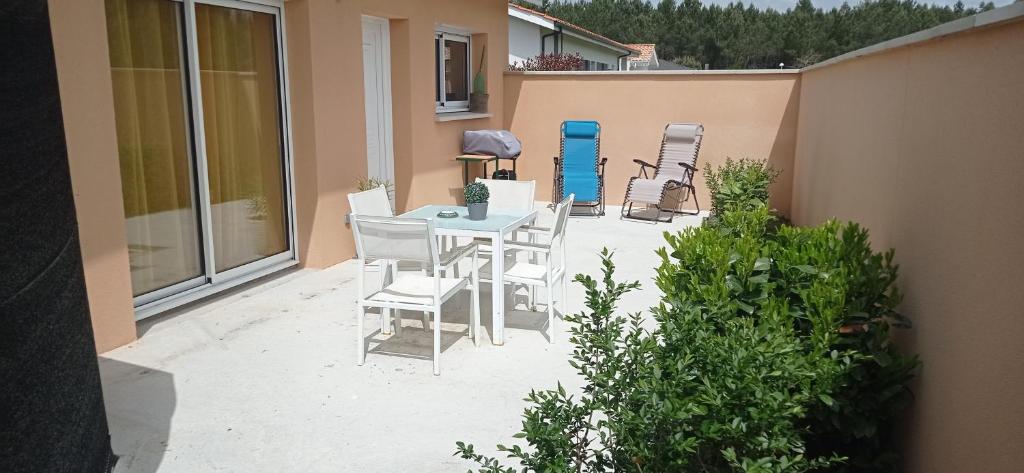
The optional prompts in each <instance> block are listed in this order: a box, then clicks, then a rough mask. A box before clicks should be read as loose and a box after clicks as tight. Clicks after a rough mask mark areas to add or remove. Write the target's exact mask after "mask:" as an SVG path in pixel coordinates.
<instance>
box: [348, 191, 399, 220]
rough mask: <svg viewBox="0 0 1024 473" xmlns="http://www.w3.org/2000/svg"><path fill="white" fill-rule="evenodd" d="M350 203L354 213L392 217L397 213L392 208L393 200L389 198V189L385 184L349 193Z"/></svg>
mask: <svg viewBox="0 0 1024 473" xmlns="http://www.w3.org/2000/svg"><path fill="white" fill-rule="evenodd" d="M348 205H349V207H351V209H352V215H369V216H373V217H392V216H394V215H395V213H394V210H392V209H391V200H390V199H388V191H387V189H385V188H384V186H380V187H375V188H373V189H370V190H368V191H362V192H354V193H352V194H349V195H348Z"/></svg>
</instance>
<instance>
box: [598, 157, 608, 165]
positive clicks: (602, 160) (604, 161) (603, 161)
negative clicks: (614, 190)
mask: <svg viewBox="0 0 1024 473" xmlns="http://www.w3.org/2000/svg"><path fill="white" fill-rule="evenodd" d="M607 162H608V157H604V158H601V162H599V163H598V164H600V165H602V166H604V165H605V163H607Z"/></svg>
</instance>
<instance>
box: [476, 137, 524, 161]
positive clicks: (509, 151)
mask: <svg viewBox="0 0 1024 473" xmlns="http://www.w3.org/2000/svg"><path fill="white" fill-rule="evenodd" d="M462 152H463V153H467V154H489V155H493V156H497V157H499V158H503V159H508V158H515V157H518V156H519V153H522V152H523V146H522V144H521V143H519V138H516V135H513V134H512V132H510V131H506V130H477V131H466V132H465V134H463V136H462Z"/></svg>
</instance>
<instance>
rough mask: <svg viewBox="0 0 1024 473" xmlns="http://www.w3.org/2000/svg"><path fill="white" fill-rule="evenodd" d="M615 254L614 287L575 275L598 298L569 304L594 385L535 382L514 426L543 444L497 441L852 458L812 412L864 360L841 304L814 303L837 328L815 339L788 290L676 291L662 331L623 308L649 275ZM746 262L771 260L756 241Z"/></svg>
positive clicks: (536, 465) (529, 458)
mask: <svg viewBox="0 0 1024 473" xmlns="http://www.w3.org/2000/svg"><path fill="white" fill-rule="evenodd" d="M693 233H694V234H695V235H694V236H695V237H696V236H698V235H696V233H700V234H701V235H700V236H703V234H705V233H707V234H708V235H711V234H710V233H708V232H693ZM750 247H751V248H753V245H750ZM723 258H724V259H725V260H728V259H729V257H728V255H725V256H724V257H723ZM602 259H603V263H604V280H603V286H602V287H601V288H599V287H598V282H597V281H595V280H594V279H592V278H591V277H589V276H583V275H577V276H576V281H577V282H580V283H582V284H583V286H584V287H585V288H586V292H587V307H588V308H589V312H587V313H580V314H576V315H572V316H567V317H566V320H567V321H568V322H569V323H570V324H572V328H571V331H572V337H571V339H570V340H571V342H572V344H573V345H574V347H575V349H574V350H573V355H572V360H571V361H570V364H572V366H574V367H575V368H576V369H577V370H578V372H579V374H580V375H581V377H582V378H583V380H584V385H583V388H582V394H581V395H580V396H578V397H577V396H574V395H569V394H567V392H566V390H565V389H564V388H563V387H562V386H561V385H559V386H558V387H557V388H556V389H553V390H546V391H532V392H531V393H530V394H529V396H528V397H527V400H528V401H529V402H530V403H531V406H530V407H529V408H527V409H526V412H525V414H524V420H523V429H522V431H521V432H520V433H518V434H516V435H515V437H516V438H520V439H524V440H525V441H526V442H527V443H528V444H529V445H530V446H531V447H532V452H527V451H526V450H524V449H523V448H522V447H521V446H519V445H515V446H503V445H499V446H498V449H499V450H500V451H502V452H506V453H507V455H508V457H509V458H511V459H514V460H516V461H518V463H519V465H518V466H519V468H521V469H522V471H537V472H540V471H544V472H569V471H576V472H581V471H585V472H611V471H616V472H617V471H637V472H639V471H653V472H669V471H671V472H675V471H706V472H725V471H738V470H739V471H749V472H802V471H809V470H812V469H816V468H820V467H823V466H826V465H830V464H834V463H836V462H838V461H840V459H839V458H838V457H836V456H833V455H828V456H809V455H807V454H806V447H805V440H804V438H805V436H806V427H804V426H803V420H804V419H805V417H806V416H807V415H808V413H809V412H810V411H811V410H812V409H813V408H814V407H815V406H817V405H818V404H821V403H822V402H823V400H830V399H831V398H830V397H829V395H830V393H832V392H834V391H835V389H836V383H837V382H838V381H839V380H841V379H842V378H843V376H845V373H846V370H847V369H849V367H850V366H851V364H852V362H851V357H850V354H848V353H845V352H843V351H839V350H834V349H832V348H831V346H832V345H834V344H836V338H837V337H838V327H839V326H838V320H837V316H838V314H837V313H835V312H832V311H829V312H823V313H820V314H815V316H814V317H813V319H814V320H815V321H816V323H819V324H822V325H823V326H827V327H828V328H829V329H828V330H825V329H823V330H822V331H821V332H820V333H821V334H822V336H821V337H819V338H816V339H813V340H810V341H807V340H804V337H802V336H801V335H800V334H799V333H798V332H797V331H796V330H795V329H794V327H795V326H796V324H795V323H794V320H793V319H794V314H793V313H792V311H790V310H789V308H788V307H787V306H786V302H785V299H783V298H778V297H775V298H768V299H765V300H764V301H762V302H761V303H760V304H759V306H758V309H757V310H758V311H759V313H760V314H761V315H762V316H761V317H756V318H755V317H747V316H745V314H742V313H739V312H737V311H735V310H727V305H726V304H715V305H703V304H695V303H690V302H688V301H686V300H683V299H680V298H676V297H672V296H671V295H669V297H670V298H667V299H666V300H665V301H664V302H663V303H662V304H661V305H659V306H658V307H656V308H654V309H653V315H654V317H655V319H657V321H658V322H659V327H658V328H657V329H656V330H654V331H653V332H649V331H647V330H644V329H643V328H642V327H641V321H642V317H641V315H640V314H639V313H636V314H630V315H628V316H625V317H623V316H617V315H614V313H615V307H616V303H617V302H618V300H619V299H620V298H621V297H622V296H623V295H624V294H625V293H627V292H628V291H630V290H633V289H635V288H636V287H638V285H639V283H637V282H632V283H618V282H616V281H615V280H614V266H613V264H612V261H611V256H610V255H609V254H608V253H607V250H606V251H605V252H604V253H603V254H602ZM748 260H749V261H748ZM733 265H734V266H738V267H743V268H745V269H744V270H743V271H744V272H746V273H747V279H750V278H754V279H757V278H759V277H761V275H762V274H764V273H765V272H766V271H768V270H769V269H770V268H769V266H770V265H768V264H766V263H765V262H764V261H763V260H762V259H761V257H760V256H759V255H756V254H754V253H750V254H748V255H747V258H745V259H743V261H742V262H741V261H735V262H733ZM663 267H664V269H665V270H666V271H667V270H668V269H669V268H668V267H667V266H664V265H663ZM667 276H668V275H667V274H665V277H667ZM806 347H813V349H812V350H811V351H810V352H806V351H805V350H804V349H805V348H806ZM456 454H457V455H461V456H462V458H466V459H471V460H474V461H476V462H478V463H480V465H481V468H480V470H479V471H481V472H490V473H497V472H502V473H512V472H515V471H517V469H516V468H514V467H506V466H503V465H502V464H501V462H500V461H499V460H498V459H496V458H492V457H487V456H484V455H481V454H478V453H476V452H475V451H474V448H473V446H472V445H467V444H464V443H462V442H459V443H458V450H457V452H456Z"/></svg>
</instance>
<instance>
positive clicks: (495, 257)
mask: <svg viewBox="0 0 1024 473" xmlns="http://www.w3.org/2000/svg"><path fill="white" fill-rule="evenodd" d="M491 271H492V273H491V314H492V316H491V324H492V325H494V336H493V343H494V344H495V345H504V344H505V237H504V235H502V234H501V232H498V233H495V234H494V236H492V237H491Z"/></svg>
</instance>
